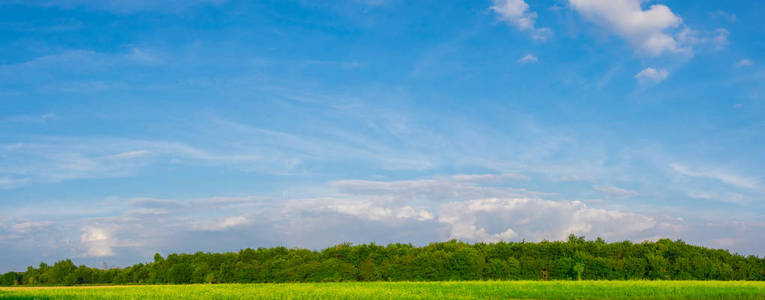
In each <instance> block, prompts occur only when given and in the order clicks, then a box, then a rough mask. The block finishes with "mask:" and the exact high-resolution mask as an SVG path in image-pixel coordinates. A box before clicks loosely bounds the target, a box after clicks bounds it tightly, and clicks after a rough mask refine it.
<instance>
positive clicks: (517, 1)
mask: <svg viewBox="0 0 765 300" xmlns="http://www.w3.org/2000/svg"><path fill="white" fill-rule="evenodd" d="M493 3H494V5H493V6H491V10H493V11H494V12H496V13H497V14H498V15H499V17H500V19H501V20H502V21H505V22H507V23H509V24H511V25H513V26H515V27H516V28H518V29H519V30H521V31H528V32H531V34H532V37H533V38H534V39H538V40H544V39H547V38H548V37H549V36H550V34H551V33H552V31H551V30H550V29H549V28H536V27H534V23H535V22H536V20H537V13H536V12H533V11H530V10H529V5H528V4H526V2H524V1H523V0H494V2H493Z"/></svg>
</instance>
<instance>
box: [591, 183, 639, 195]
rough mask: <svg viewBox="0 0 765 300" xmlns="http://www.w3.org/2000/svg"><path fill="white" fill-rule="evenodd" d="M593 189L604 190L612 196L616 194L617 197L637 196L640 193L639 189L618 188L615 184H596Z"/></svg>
mask: <svg viewBox="0 0 765 300" xmlns="http://www.w3.org/2000/svg"><path fill="white" fill-rule="evenodd" d="M592 189H594V190H596V191H599V192H603V193H605V194H608V195H611V196H615V197H629V196H635V195H639V194H640V193H638V192H637V191H633V190H628V189H623V188H618V187H615V186H608V185H595V186H593V187H592Z"/></svg>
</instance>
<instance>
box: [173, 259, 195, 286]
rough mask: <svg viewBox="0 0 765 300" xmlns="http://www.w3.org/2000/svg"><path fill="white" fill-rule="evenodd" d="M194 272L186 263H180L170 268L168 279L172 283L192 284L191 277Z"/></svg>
mask: <svg viewBox="0 0 765 300" xmlns="http://www.w3.org/2000/svg"><path fill="white" fill-rule="evenodd" d="M193 272H194V270H193V269H192V268H191V266H189V265H188V264H186V263H178V264H176V265H173V266H172V267H170V269H169V270H168V273H167V275H168V276H167V277H168V279H169V281H170V283H175V284H179V283H191V276H192V274H193Z"/></svg>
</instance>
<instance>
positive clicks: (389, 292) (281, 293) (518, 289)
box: [0, 281, 765, 299]
mask: <svg viewBox="0 0 765 300" xmlns="http://www.w3.org/2000/svg"><path fill="white" fill-rule="evenodd" d="M0 299H765V282H743V281H546V282H544V281H468V282H465V281H462V282H344V283H282V284H268V283H267V284H215V285H206V284H193V285H151V286H81V287H5V288H1V287H0Z"/></svg>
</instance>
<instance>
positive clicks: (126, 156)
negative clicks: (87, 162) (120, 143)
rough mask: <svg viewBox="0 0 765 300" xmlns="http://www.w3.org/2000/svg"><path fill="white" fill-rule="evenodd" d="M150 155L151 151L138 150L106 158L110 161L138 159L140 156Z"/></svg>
mask: <svg viewBox="0 0 765 300" xmlns="http://www.w3.org/2000/svg"><path fill="white" fill-rule="evenodd" d="M149 154H151V151H147V150H138V151H128V152H122V153H118V154H114V155H110V156H108V158H110V159H131V158H138V157H141V156H146V155H149Z"/></svg>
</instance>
